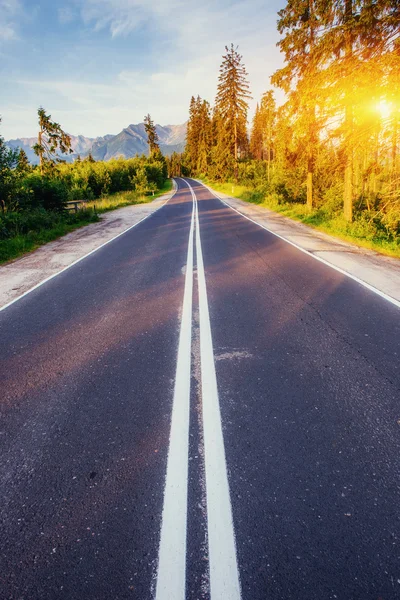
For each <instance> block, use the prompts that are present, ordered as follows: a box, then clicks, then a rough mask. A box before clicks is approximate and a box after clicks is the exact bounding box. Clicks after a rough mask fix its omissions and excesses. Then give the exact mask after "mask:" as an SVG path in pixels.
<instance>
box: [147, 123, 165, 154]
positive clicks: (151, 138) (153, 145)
mask: <svg viewBox="0 0 400 600" xmlns="http://www.w3.org/2000/svg"><path fill="white" fill-rule="evenodd" d="M144 129H145V131H146V133H147V141H148V144H149V150H150V156H152V157H155V156H158V155H161V150H160V146H159V143H158V135H157V130H156V126H155V125H154V123H153V121H152V119H151V117H150V115H149V114H147V115H146V116H145V118H144Z"/></svg>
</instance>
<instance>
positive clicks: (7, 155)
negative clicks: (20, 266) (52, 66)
mask: <svg viewBox="0 0 400 600" xmlns="http://www.w3.org/2000/svg"><path fill="white" fill-rule="evenodd" d="M38 117H39V127H40V134H39V137H38V144H37V145H36V146H35V152H36V153H37V155H38V157H39V165H37V166H32V165H30V164H29V162H28V160H27V157H26V154H25V152H24V151H23V150H20V151H16V150H11V149H9V148H7V147H6V146H5V143H4V140H3V138H2V137H0V262H5V261H7V260H10V259H13V258H16V257H18V256H20V255H21V254H23V253H25V252H28V251H31V250H33V249H35V248H37V247H38V246H40V245H42V244H44V243H46V242H49V241H51V240H54V239H56V238H57V237H60V236H62V235H64V234H66V233H69V232H70V231H72V230H74V229H76V228H78V227H82V226H83V225H87V224H88V223H92V222H95V221H98V220H99V216H98V215H99V214H100V213H102V212H105V211H108V210H114V209H115V208H119V207H122V206H128V205H131V204H138V203H143V202H150V201H151V200H153V199H154V198H155V197H156V196H159V195H161V194H163V193H166V192H167V191H169V190H170V189H171V187H172V182H171V181H170V180H168V171H167V164H166V160H165V158H164V157H163V155H162V154H161V152H160V150H159V148H158V142H157V134H156V132H155V127H154V124H153V122H152V121H151V118H150V116H149V115H148V116H147V123H146V128H147V131H148V135H149V133H150V135H151V142H152V150H151V152H150V156H149V157H146V156H140V157H135V158H130V159H123V158H119V159H116V160H110V161H107V162H102V161H98V162H96V161H94V160H93V158H92V157H91V155H90V154H89V155H88V156H87V157H86V158H84V159H83V160H82V159H81V158H80V157H78V158H77V159H76V160H75V161H74V162H73V163H66V162H63V161H62V159H60V155H59V154H57V152H61V153H64V154H65V153H68V152H69V151H70V140H69V136H68V135H67V134H65V133H64V132H63V131H62V129H61V127H60V126H59V125H58V124H57V123H53V122H52V121H51V117H50V116H49V115H47V114H46V112H45V111H44V109H42V108H40V109H39V111H38ZM154 136H155V137H154ZM73 201H77V202H78V201H79V205H77V209H78V210H77V211H76V212H75V207H74V205H73V204H71V202H73Z"/></svg>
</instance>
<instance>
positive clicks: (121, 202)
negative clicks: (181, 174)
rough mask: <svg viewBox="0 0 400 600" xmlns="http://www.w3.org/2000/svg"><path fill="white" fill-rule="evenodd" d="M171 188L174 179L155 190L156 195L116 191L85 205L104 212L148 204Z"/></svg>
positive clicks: (98, 211)
mask: <svg viewBox="0 0 400 600" xmlns="http://www.w3.org/2000/svg"><path fill="white" fill-rule="evenodd" d="M171 190H172V179H167V181H166V182H165V184H164V186H163V187H162V188H161V189H160V190H158V191H157V192H154V196H153V195H151V194H149V195H147V196H138V195H137V194H136V192H133V191H126V192H116V193H115V194H110V195H109V196H104V197H102V198H98V199H97V200H92V201H90V202H86V203H85V206H86V207H88V208H95V209H96V212H97V213H103V212H107V211H109V210H115V209H116V208H122V207H124V206H131V205H134V204H147V203H149V202H152V201H153V200H155V199H156V198H159V197H160V196H162V195H163V194H167V193H168V192H170V191H171Z"/></svg>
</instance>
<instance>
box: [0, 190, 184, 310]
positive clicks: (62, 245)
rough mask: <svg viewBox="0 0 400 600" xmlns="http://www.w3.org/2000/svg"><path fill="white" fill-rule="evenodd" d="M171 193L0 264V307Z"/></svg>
mask: <svg viewBox="0 0 400 600" xmlns="http://www.w3.org/2000/svg"><path fill="white" fill-rule="evenodd" d="M174 193H175V190H172V191H171V192H169V193H168V194H165V195H163V196H160V197H159V198H157V199H156V200H154V201H153V202H150V203H148V204H136V205H132V206H125V207H123V208H118V209H116V210H113V211H110V212H107V213H103V214H102V215H101V220H100V221H99V222H98V223H91V224H89V225H86V226H85V227H81V228H79V229H77V230H75V231H72V232H71V233H68V234H67V235H65V236H63V237H61V238H58V239H57V240H54V241H53V242H49V243H48V244H45V245H44V246H41V247H40V248H38V249H37V250H35V251H34V252H31V253H30V254H27V255H25V256H23V257H21V258H18V259H16V260H13V261H12V262H9V263H7V264H6V265H2V266H0V308H1V307H3V306H5V305H7V304H9V303H10V302H12V301H13V300H15V299H16V298H18V297H19V296H21V295H22V294H25V293H26V292H27V291H28V290H30V289H31V288H33V287H35V286H37V285H38V284H40V283H41V282H42V281H44V280H46V279H48V278H49V277H52V276H54V275H56V274H57V273H59V272H60V271H62V270H63V269H65V268H67V267H68V266H70V265H71V264H72V263H74V262H76V261H77V260H79V259H80V258H82V257H84V256H86V255H87V254H89V253H90V252H93V251H94V250H96V249H97V248H99V247H100V246H102V245H103V244H105V243H106V242H109V241H111V240H112V239H113V238H115V237H116V236H118V235H120V234H121V233H123V232H124V231H126V230H127V229H129V228H130V227H133V226H134V225H136V224H137V223H138V222H139V221H141V220H142V219H145V218H146V217H148V216H150V215H151V214H152V213H153V212H155V211H156V210H157V209H158V208H160V207H161V206H162V205H163V204H164V203H165V202H166V201H167V200H169V199H170V198H171V197H172V196H173V194H174Z"/></svg>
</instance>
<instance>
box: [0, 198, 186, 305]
mask: <svg viewBox="0 0 400 600" xmlns="http://www.w3.org/2000/svg"><path fill="white" fill-rule="evenodd" d="M177 191H178V188H176V189H175V190H174V193H173V194H172V195H171V197H170V198H167V200H166V201H165V202H163V203H162V204H161V206H159V207H158V208H156V209H155V210H153V212H152V213H150V214H149V215H146V216H145V217H143V219H140V221H138V222H137V223H135V224H134V225H130V227H128V228H127V229H124V231H121V233H118V234H117V235H116V236H114V237H113V238H111V239H110V240H107V241H106V242H103V243H102V244H100V246H97V248H93V250H91V251H90V252H88V253H87V254H84V255H83V256H80V257H79V258H77V259H76V260H74V261H73V262H72V263H71V264H69V265H67V266H66V267H64V268H63V269H61V270H60V271H57V273H53V275H50V276H49V277H46V279H43V280H42V281H39V283H37V284H36V285H34V286H33V287H31V288H29V290H26V292H24V293H23V294H21V295H20V296H17V298H14V300H11V301H10V302H7V304H4V306H0V312H1V311H3V310H5V309H6V308H8V307H9V306H11V305H12V304H15V302H18V300H21V299H22V298H24V297H25V296H27V295H28V294H30V293H31V292H33V291H34V290H37V288H39V287H40V286H42V285H44V284H45V283H47V282H48V281H50V280H51V279H54V277H57V276H58V275H61V273H64V271H67V270H68V269H70V268H71V267H73V266H74V265H76V264H78V263H79V262H81V261H82V260H84V259H85V258H87V257H88V256H90V255H91V254H94V253H95V252H97V250H100V248H104V246H107V244H109V243H110V242H113V241H114V240H116V239H117V238H119V237H120V236H121V235H124V233H126V232H127V231H129V230H130V229H133V228H134V227H136V226H137V225H139V223H142V222H143V221H145V220H146V219H148V218H149V217H151V216H152V215H154V214H155V213H156V212H157V211H158V210H160V208H162V207H163V206H164V205H165V204H166V203H167V202H169V201H170V200H172V198H173V197H174V196H175V194H176V192H177Z"/></svg>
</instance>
